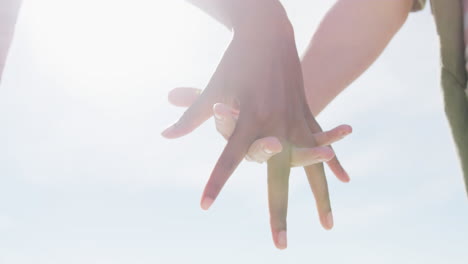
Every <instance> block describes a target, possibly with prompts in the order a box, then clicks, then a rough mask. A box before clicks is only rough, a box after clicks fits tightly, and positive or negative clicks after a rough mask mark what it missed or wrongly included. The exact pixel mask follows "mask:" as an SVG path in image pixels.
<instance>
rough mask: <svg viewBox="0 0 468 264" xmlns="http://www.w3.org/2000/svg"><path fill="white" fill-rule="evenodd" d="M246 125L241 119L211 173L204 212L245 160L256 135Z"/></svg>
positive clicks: (203, 201) (203, 200)
mask: <svg viewBox="0 0 468 264" xmlns="http://www.w3.org/2000/svg"><path fill="white" fill-rule="evenodd" d="M245 123H246V121H244V120H241V119H239V125H238V126H237V127H236V129H235V131H234V133H233V134H232V136H231V137H230V138H229V140H228V143H227V145H226V147H225V148H224V151H223V153H222V154H221V156H220V157H219V159H218V162H217V163H216V166H215V168H214V169H213V172H212V173H211V176H210V179H209V180H208V183H207V184H206V187H205V190H204V192H203V195H202V199H201V207H202V209H204V210H208V209H209V208H210V206H211V205H212V204H213V202H214V200H215V199H216V197H217V196H218V194H219V193H220V191H221V189H222V188H223V186H224V185H225V184H226V182H227V180H228V179H229V177H230V176H231V175H232V173H233V172H234V170H235V169H236V168H237V166H238V165H239V163H240V162H241V161H242V160H243V159H244V157H245V155H246V154H247V151H248V149H249V146H250V145H251V144H252V142H253V141H254V139H255V135H254V134H253V133H252V132H251V131H253V130H252V129H249V128H248V127H247V126H246V125H245Z"/></svg>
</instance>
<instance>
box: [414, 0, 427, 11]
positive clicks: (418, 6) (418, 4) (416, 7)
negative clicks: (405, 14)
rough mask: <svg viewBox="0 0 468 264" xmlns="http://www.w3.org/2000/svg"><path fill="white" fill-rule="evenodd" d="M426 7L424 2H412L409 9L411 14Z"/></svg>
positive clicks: (417, 0)
mask: <svg viewBox="0 0 468 264" xmlns="http://www.w3.org/2000/svg"><path fill="white" fill-rule="evenodd" d="M425 5H426V0H414V1H413V8H412V9H411V11H412V12H417V11H419V10H422V9H423V8H424V6H425Z"/></svg>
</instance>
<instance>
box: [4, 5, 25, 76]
mask: <svg viewBox="0 0 468 264" xmlns="http://www.w3.org/2000/svg"><path fill="white" fill-rule="evenodd" d="M21 2H22V1H21V0H2V1H1V3H0V82H1V80H2V75H3V70H4V68H5V63H6V59H7V56H8V51H9V49H10V45H11V41H12V39H13V33H14V29H15V24H16V20H17V17H18V11H19V7H20V5H21Z"/></svg>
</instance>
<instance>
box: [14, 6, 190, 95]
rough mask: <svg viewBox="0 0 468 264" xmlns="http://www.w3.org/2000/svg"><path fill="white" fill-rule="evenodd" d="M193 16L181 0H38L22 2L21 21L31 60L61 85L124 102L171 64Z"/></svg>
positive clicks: (79, 91)
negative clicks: (131, 93)
mask: <svg viewBox="0 0 468 264" xmlns="http://www.w3.org/2000/svg"><path fill="white" fill-rule="evenodd" d="M193 16H195V18H194V17H193ZM196 16H197V14H196V12H194V9H193V7H190V6H189V5H187V4H186V3H184V1H148V0H132V1H121V0H80V1H74V0H42V1H29V2H26V4H25V6H24V8H23V15H22V19H24V24H25V25H26V27H27V34H28V38H29V39H30V41H29V42H30V43H31V48H32V49H33V54H34V57H35V59H36V60H38V61H40V62H41V65H45V67H50V70H51V71H53V72H54V73H57V75H59V76H57V78H58V79H62V80H66V83H67V85H68V84H69V85H68V88H66V89H71V91H70V92H72V93H79V94H80V95H82V96H83V95H85V96H86V95H87V96H90V97H96V96H97V95H105V96H106V97H109V96H110V97H109V98H113V97H114V98H115V99H116V100H124V99H123V98H122V97H125V96H126V95H128V92H129V91H130V90H132V91H133V92H135V90H134V89H136V88H135V86H138V84H141V83H142V82H157V80H158V78H159V77H160V76H161V75H167V74H168V73H167V71H169V70H170V69H171V67H172V68H174V67H175V65H173V62H174V61H175V60H176V59H177V56H180V55H179V54H180V52H179V51H180V50H182V49H186V48H187V45H186V43H187V42H188V40H189V39H190V38H191V37H193V34H194V31H193V30H191V29H193V28H194V27H196V23H197V19H196ZM187 21H190V23H187ZM77 86H79V89H75V88H74V87H77ZM130 86H133V87H130ZM116 97H117V98H116Z"/></svg>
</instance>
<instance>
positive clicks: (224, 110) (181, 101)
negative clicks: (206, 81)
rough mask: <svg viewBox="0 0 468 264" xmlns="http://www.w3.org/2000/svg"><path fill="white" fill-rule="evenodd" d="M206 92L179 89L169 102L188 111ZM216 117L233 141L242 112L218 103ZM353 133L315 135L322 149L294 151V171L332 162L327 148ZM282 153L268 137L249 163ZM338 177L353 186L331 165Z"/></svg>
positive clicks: (255, 146) (257, 146)
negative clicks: (297, 168) (295, 168)
mask: <svg viewBox="0 0 468 264" xmlns="http://www.w3.org/2000/svg"><path fill="white" fill-rule="evenodd" d="M201 92H202V90H200V89H197V88H188V87H187V88H186V87H181V88H175V89H173V90H172V91H171V92H170V93H169V97H168V99H169V102H170V103H171V104H173V105H174V106H178V107H184V108H188V107H190V106H191V105H192V104H193V103H194V102H195V101H196V100H197V98H198V96H199V95H200V94H201ZM213 115H214V117H215V124H216V129H217V130H218V132H219V133H220V134H221V135H222V136H223V137H224V138H225V139H226V140H229V138H230V137H231V135H232V133H233V132H234V129H235V127H236V123H237V120H238V118H239V109H236V108H234V107H232V106H229V105H227V104H222V103H217V104H215V105H214V106H213ZM351 133H352V128H351V127H350V126H348V125H341V126H338V127H336V128H334V129H332V130H330V131H327V132H321V133H316V134H314V137H315V140H316V141H317V144H318V145H319V147H314V148H295V147H293V149H292V151H291V164H290V165H291V167H306V166H308V165H312V164H316V163H320V162H328V161H330V160H331V159H332V158H333V157H334V156H335V154H334V152H333V150H332V149H331V148H330V147H328V146H327V145H331V144H333V143H335V142H337V141H339V140H341V139H343V138H344V137H346V136H348V135H349V134H351ZM281 151H282V145H281V142H280V141H279V139H277V138H276V137H265V138H261V139H257V140H256V141H255V142H254V143H253V144H252V145H251V146H250V148H249V150H248V151H247V155H246V157H245V159H246V160H247V161H254V162H257V163H264V162H266V161H268V160H269V159H270V158H271V157H273V156H274V155H276V154H278V153H280V152H281ZM328 165H329V166H330V167H331V168H335V169H334V171H338V172H339V173H337V174H336V176H337V177H338V179H340V180H341V181H343V182H349V180H350V179H349V177H348V175H347V174H346V172H344V171H343V170H342V168H340V167H339V163H328ZM319 212H320V210H319Z"/></svg>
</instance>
